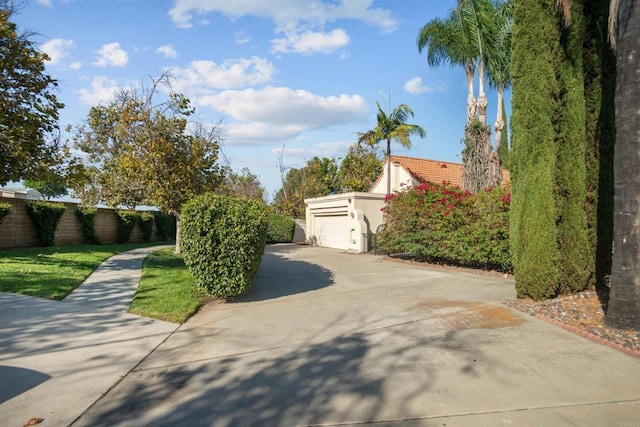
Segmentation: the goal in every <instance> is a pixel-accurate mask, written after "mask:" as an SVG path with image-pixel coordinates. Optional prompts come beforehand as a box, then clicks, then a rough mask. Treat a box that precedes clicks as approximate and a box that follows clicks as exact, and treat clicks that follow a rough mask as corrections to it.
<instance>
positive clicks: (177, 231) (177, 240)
mask: <svg viewBox="0 0 640 427" xmlns="http://www.w3.org/2000/svg"><path fill="white" fill-rule="evenodd" d="M174 215H175V217H176V249H175V250H174V252H175V253H177V254H179V253H181V249H180V214H178V213H175V214H174Z"/></svg>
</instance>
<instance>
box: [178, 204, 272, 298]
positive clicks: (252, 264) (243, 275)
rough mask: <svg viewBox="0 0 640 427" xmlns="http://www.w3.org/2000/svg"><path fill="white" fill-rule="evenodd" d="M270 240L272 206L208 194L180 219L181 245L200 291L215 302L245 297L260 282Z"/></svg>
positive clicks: (189, 206) (184, 212) (186, 209)
mask: <svg viewBox="0 0 640 427" xmlns="http://www.w3.org/2000/svg"><path fill="white" fill-rule="evenodd" d="M266 235H267V210H266V206H265V205H264V204H263V203H261V202H259V201H255V200H241V199H235V198H232V197H228V196H218V195H215V194H212V193H207V194H204V195H202V196H198V197H196V198H194V199H192V200H191V201H189V202H187V203H186V204H185V205H184V206H183V208H182V213H181V215H180V245H181V248H182V253H183V257H184V261H185V264H186V265H187V267H188V268H189V270H190V271H191V274H192V275H193V277H194V279H195V281H196V283H197V284H198V286H200V287H203V288H204V289H206V290H207V292H208V293H210V294H211V295H213V296H215V297H219V298H226V297H231V296H235V295H240V294H242V293H244V292H246V291H247V290H248V289H249V288H250V287H251V283H252V281H253V277H254V276H255V273H256V271H257V270H258V266H259V265H260V261H261V260H262V254H263V253H264V247H265V242H266Z"/></svg>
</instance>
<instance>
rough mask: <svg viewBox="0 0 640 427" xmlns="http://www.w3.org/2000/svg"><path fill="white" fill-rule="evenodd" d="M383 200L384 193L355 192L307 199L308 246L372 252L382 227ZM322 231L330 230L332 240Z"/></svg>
mask: <svg viewBox="0 0 640 427" xmlns="http://www.w3.org/2000/svg"><path fill="white" fill-rule="evenodd" d="M384 197H385V194H373V193H355V192H352V193H344V194H335V195H332V196H325V197H317V198H312V199H306V200H305V204H306V208H307V209H306V232H307V243H309V244H312V245H318V246H329V247H334V248H337V249H344V250H350V251H354V252H358V253H359V252H367V251H369V250H370V249H371V247H372V246H371V245H372V235H373V233H375V232H376V229H377V228H378V226H379V225H380V224H382V211H381V209H382V207H383V206H384ZM319 224H321V225H322V227H320V226H319ZM322 228H324V229H328V228H331V234H332V236H330V237H329V240H327V237H328V236H324V235H323V234H322V232H323V231H322ZM338 232H339V233H340V234H339V235H337V234H336V233H338ZM342 233H344V234H342Z"/></svg>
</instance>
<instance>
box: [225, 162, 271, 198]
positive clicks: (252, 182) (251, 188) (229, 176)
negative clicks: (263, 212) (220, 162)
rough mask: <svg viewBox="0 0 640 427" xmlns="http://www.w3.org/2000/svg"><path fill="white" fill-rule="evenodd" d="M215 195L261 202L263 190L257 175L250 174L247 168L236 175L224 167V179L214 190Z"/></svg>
mask: <svg viewBox="0 0 640 427" xmlns="http://www.w3.org/2000/svg"><path fill="white" fill-rule="evenodd" d="M216 194H220V195H223V196H232V197H237V198H239V199H253V200H263V196H264V188H262V184H260V180H259V179H258V177H257V175H254V174H252V173H251V171H250V170H249V168H242V170H241V171H240V173H236V172H234V171H233V170H231V168H229V167H225V168H224V179H223V180H222V183H221V184H220V186H219V187H218V189H217V190H216Z"/></svg>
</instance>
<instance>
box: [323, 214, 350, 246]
mask: <svg viewBox="0 0 640 427" xmlns="http://www.w3.org/2000/svg"><path fill="white" fill-rule="evenodd" d="M315 231H316V233H315V234H316V238H317V245H318V246H324V247H327V248H335V249H345V250H346V249H349V233H350V229H349V217H348V216H347V215H346V214H343V215H327V216H325V215H323V216H316V230H315Z"/></svg>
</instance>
